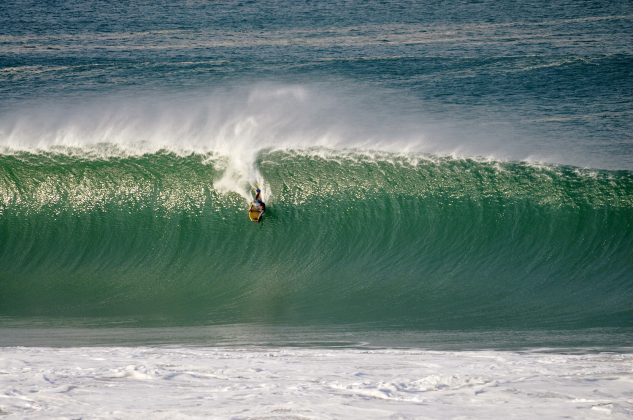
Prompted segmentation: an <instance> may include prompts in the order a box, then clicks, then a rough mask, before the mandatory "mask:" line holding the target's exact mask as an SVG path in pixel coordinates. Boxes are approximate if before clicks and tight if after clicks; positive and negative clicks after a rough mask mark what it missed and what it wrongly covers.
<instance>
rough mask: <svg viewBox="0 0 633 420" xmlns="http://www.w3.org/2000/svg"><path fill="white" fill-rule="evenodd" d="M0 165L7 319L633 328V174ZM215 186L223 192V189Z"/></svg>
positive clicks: (349, 160)
mask: <svg viewBox="0 0 633 420" xmlns="http://www.w3.org/2000/svg"><path fill="white" fill-rule="evenodd" d="M256 167H257V170H258V171H259V173H260V174H261V176H262V177H263V179H264V180H265V182H266V192H267V197H266V200H267V204H268V209H267V212H266V215H265V216H264V220H263V222H262V223H259V224H255V223H251V222H250V221H249V220H248V217H247V214H246V205H247V202H246V201H245V199H244V198H243V197H242V196H241V195H240V194H237V193H234V192H221V191H220V190H219V189H218V188H217V182H218V181H219V180H220V179H221V178H222V177H223V176H224V175H225V174H224V172H225V169H226V162H225V161H224V160H223V159H222V158H219V157H216V156H212V155H199V154H193V155H190V156H177V155H174V154H171V153H167V152H164V153H155V154H148V155H143V156H137V157H107V158H98V157H90V158H89V157H85V155H84V156H83V157H82V156H81V155H77V156H75V155H73V154H72V153H49V154H43V153H40V154H31V153H18V154H5V155H1V156H0V316H9V317H38V316H43V317H113V318H117V317H122V318H128V319H135V320H140V321H141V322H145V323H167V324H169V323H180V324H201V323H239V322H265V323H284V324H333V323H364V324H366V325H368V326H370V325H389V326H403V327H407V328H416V329H453V328H475V327H476V328H496V327H500V328H503V327H512V328H516V327H525V328H531V327H535V328H536V327H538V328H581V327H595V326H610V327H617V326H633V309H632V308H633V306H632V303H633V173H631V172H628V171H590V170H581V169H578V168H573V167H563V166H541V167H539V166H533V165H528V164H525V163H507V162H506V163H502V162H481V161H476V160H468V159H466V160H459V159H450V158H429V157H427V156H399V155H389V154H378V155H371V156H370V155H369V154H366V153H365V154H363V153H356V152H351V151H350V152H343V151H338V152H333V151H327V150H313V151H309V152H292V151H284V152H280V151H269V152H263V153H261V154H260V155H259V156H258V158H257V162H256ZM214 185H216V187H214Z"/></svg>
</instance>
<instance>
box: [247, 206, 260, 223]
mask: <svg viewBox="0 0 633 420" xmlns="http://www.w3.org/2000/svg"><path fill="white" fill-rule="evenodd" d="M262 214H264V213H263V212H261V211H260V210H257V209H256V208H253V207H251V208H250V209H249V210H248V218H249V219H251V222H259V221H260V219H261V218H262Z"/></svg>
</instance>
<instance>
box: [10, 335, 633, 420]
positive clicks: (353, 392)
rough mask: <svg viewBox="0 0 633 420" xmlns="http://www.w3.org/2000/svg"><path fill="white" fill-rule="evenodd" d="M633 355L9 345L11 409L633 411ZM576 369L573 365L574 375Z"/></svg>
mask: <svg viewBox="0 0 633 420" xmlns="http://www.w3.org/2000/svg"><path fill="white" fill-rule="evenodd" d="M632 363H633V356H632V355H631V354H617V353H598V354H576V355H566V354H558V353H542V352H522V353H518V352H507V351H462V352H448V351H423V350H388V349H386V350H355V349H297V348H270V347H262V348H204V347H202V348H191V347H180V346H179V347H169V348H160V347H158V348H156V347H127V348H125V347H90V348H85V347H84V348H82V347H75V348H57V349H55V348H37V347H35V348H12V347H5V348H2V349H0V372H1V374H2V377H3V381H2V385H0V393H1V395H2V396H3V398H2V399H0V413H2V414H3V415H5V416H6V417H7V418H23V417H29V418H44V417H46V418H50V417H83V416H90V417H92V418H111V417H117V418H138V417H142V416H146V417H147V416H150V417H152V418H174V417H183V416H186V417H193V418H229V417H231V418H252V417H254V416H255V417H258V416H265V417H269V418H301V419H312V418H314V419H316V418H318V419H322V418H394V417H398V418H420V417H423V418H455V417H459V418H463V417H467V418H491V417H495V418H501V417H514V418H534V417H547V418H553V417H561V416H569V417H573V418H586V419H595V418H596V416H608V417H609V418H628V417H629V416H631V415H633V402H631V400H630V392H629V389H630V385H631V383H632V382H633V373H632V371H631V365H632ZM570 372H573V374H570Z"/></svg>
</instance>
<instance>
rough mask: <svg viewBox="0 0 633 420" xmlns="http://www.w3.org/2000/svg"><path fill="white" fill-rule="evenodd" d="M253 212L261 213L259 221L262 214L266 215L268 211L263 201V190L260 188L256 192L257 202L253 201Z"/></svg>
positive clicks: (250, 210)
mask: <svg viewBox="0 0 633 420" xmlns="http://www.w3.org/2000/svg"><path fill="white" fill-rule="evenodd" d="M252 211H257V212H259V217H258V218H257V221H259V219H261V217H262V214H264V212H265V211H266V204H265V203H264V201H263V200H262V190H260V189H259V188H257V189H256V190H255V200H253V202H252V203H251V208H250V209H249V212H252Z"/></svg>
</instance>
